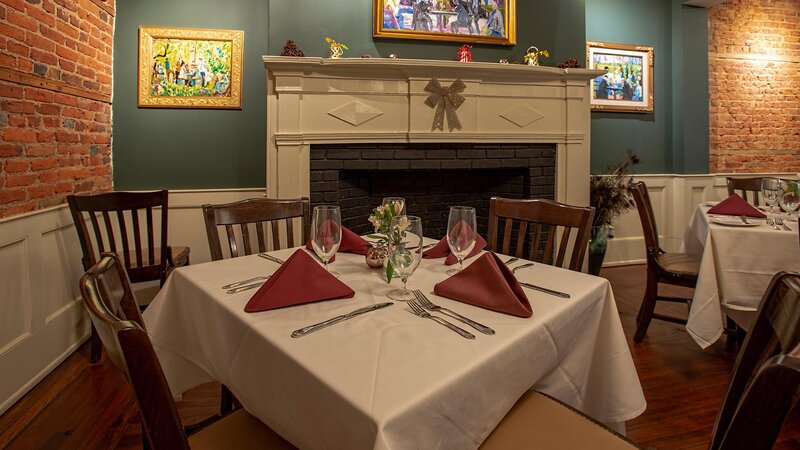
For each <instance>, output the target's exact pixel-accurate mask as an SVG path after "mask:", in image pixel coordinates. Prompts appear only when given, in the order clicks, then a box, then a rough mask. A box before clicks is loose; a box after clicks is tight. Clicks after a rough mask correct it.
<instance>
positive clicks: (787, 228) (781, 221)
mask: <svg viewBox="0 0 800 450" xmlns="http://www.w3.org/2000/svg"><path fill="white" fill-rule="evenodd" d="M775 223H777V224H778V225H780V226H782V227H783V229H784V230H786V231H792V229H791V228H789V227H788V226H787V225H786V224H785V223H784V222H783V219H782V218H780V217H776V218H775Z"/></svg>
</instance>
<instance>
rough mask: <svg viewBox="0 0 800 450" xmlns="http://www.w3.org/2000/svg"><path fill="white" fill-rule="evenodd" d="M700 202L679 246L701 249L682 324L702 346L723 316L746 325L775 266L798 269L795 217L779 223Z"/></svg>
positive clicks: (719, 329) (717, 332)
mask: <svg viewBox="0 0 800 450" xmlns="http://www.w3.org/2000/svg"><path fill="white" fill-rule="evenodd" d="M715 204H716V202H705V203H701V204H699V205H698V206H697V208H695V211H694V213H693V214H692V217H691V219H690V221H689V226H688V227H687V228H686V232H685V234H684V238H683V243H682V244H681V251H682V252H686V253H694V254H699V255H702V257H701V262H700V270H699V273H698V277H697V285H696V287H695V290H694V294H693V297H692V303H691V307H690V309H689V317H688V320H687V324H686V330H687V331H688V332H689V335H690V336H691V337H692V338H693V339H694V341H695V342H696V343H697V344H698V345H699V346H700V347H702V348H707V347H709V346H710V345H712V344H713V343H714V342H716V341H717V340H718V339H719V338H720V337H721V336H722V334H723V332H724V330H725V323H726V320H727V317H729V318H731V319H732V320H733V321H734V322H736V324H737V325H739V326H740V327H742V328H743V329H744V330H747V329H748V328H749V327H750V326H751V324H752V322H753V320H754V319H755V315H756V312H757V310H758V306H759V303H760V302H761V299H762V297H763V296H764V292H765V291H766V289H767V286H769V282H770V280H772V277H773V276H775V274H776V273H778V272H780V271H787V272H790V271H800V243H798V239H799V238H798V231H797V226H798V223H797V220H794V221H789V220H788V218H787V217H786V214H773V213H767V214H766V215H767V217H768V218H769V219H772V220H774V219H775V218H776V217H777V218H782V219H783V226H781V225H777V224H774V222H772V223H773V224H770V223H768V221H767V219H764V218H754V217H746V218H745V219H742V218H741V217H739V216H727V215H716V214H709V213H708V210H709V209H710V208H711V207H713V206H714V205H715Z"/></svg>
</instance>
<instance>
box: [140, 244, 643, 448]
mask: <svg viewBox="0 0 800 450" xmlns="http://www.w3.org/2000/svg"><path fill="white" fill-rule="evenodd" d="M427 242H435V241H432V240H428V241H427ZM305 251H308V250H306V249H304V248H291V249H284V250H279V251H274V252H270V253H269V255H270V256H273V257H276V258H279V259H280V260H286V259H287V258H289V257H290V256H292V255H293V253H294V252H305ZM482 253H485V252H482ZM309 254H311V255H313V252H309ZM501 258H502V260H503V261H506V260H507V259H508V257H504V256H501ZM477 259H478V257H477V256H476V257H473V258H470V259H468V260H466V261H464V266H465V267H467V266H469V264H471V263H472V262H473V261H475V260H477ZM443 261H444V258H440V259H423V260H422V261H421V264H420V266H419V267H418V268H417V270H416V271H415V272H414V273H413V275H412V276H410V277H409V278H408V287H409V288H410V289H419V290H420V291H421V292H422V293H423V294H424V295H425V296H427V297H428V299H429V300H430V301H432V302H433V303H435V304H437V305H440V306H443V307H446V308H449V309H451V310H453V311H456V312H457V313H460V314H462V315H464V316H466V317H468V318H470V319H472V320H474V321H477V322H479V323H481V324H484V325H486V326H488V327H491V328H492V329H493V330H494V332H495V333H494V334H493V335H489V334H483V333H481V332H479V331H477V330H476V329H474V328H471V327H470V326H468V325H466V324H464V323H462V322H459V321H457V320H455V319H452V318H450V317H448V316H446V315H442V314H439V313H437V312H435V311H432V313H433V314H434V315H437V316H440V317H443V318H445V319H447V320H449V321H450V322H452V323H453V324H455V325H458V326H460V327H461V328H463V329H465V330H469V331H470V332H472V333H473V334H474V335H475V336H476V337H475V339H465V338H464V337H462V336H460V335H459V334H457V333H454V332H453V331H451V330H450V329H448V328H446V327H444V326H440V324H438V323H435V322H434V321H433V320H427V319H425V318H422V317H419V316H417V315H415V314H413V313H412V311H411V308H410V307H409V305H408V304H407V303H405V302H400V301H398V302H392V304H391V305H390V306H388V307H385V308H382V309H377V310H375V311H371V312H368V313H364V314H361V315H358V316H357V317H354V318H352V319H349V320H345V321H341V322H339V323H336V324H333V325H331V326H328V327H325V328H323V329H320V330H319V331H315V332H313V333H309V334H307V335H304V336H302V337H292V333H293V332H294V331H295V330H298V329H301V328H303V327H306V326H308V325H311V324H315V323H319V322H322V321H324V320H326V319H330V318H332V317H336V316H339V315H342V314H346V313H348V312H351V311H354V310H356V309H359V308H362V307H365V306H369V305H377V304H380V303H383V302H388V301H390V300H389V299H387V297H386V292H387V291H388V290H390V288H393V287H397V285H398V283H399V280H397V279H394V280H392V281H391V283H387V281H386V278H385V273H384V270H382V269H380V268H379V269H372V268H369V267H368V266H367V265H366V264H365V258H364V256H363V255H359V254H351V253H341V252H340V253H337V254H336V259H335V262H333V263H332V264H330V265H329V267H330V269H331V270H335V271H336V272H338V273H339V274H340V278H339V280H340V281H341V282H343V283H345V284H346V285H347V286H349V287H350V288H351V289H352V290H353V291H354V292H355V295H354V296H352V297H351V298H343V299H337V300H329V301H320V302H313V303H306V304H302V305H296V306H290V307H283V308H278V309H272V310H267V311H262V312H257V313H248V312H245V305H246V304H247V303H248V301H249V300H250V298H251V296H252V295H253V293H254V292H255V290H246V291H241V292H237V293H233V294H228V293H226V292H227V291H226V290H225V289H223V288H222V286H223V285H226V284H230V283H232V282H235V281H239V280H246V279H249V278H254V277H259V276H268V275H270V274H272V273H273V272H275V271H276V270H277V269H278V268H279V267H280V263H279V262H276V261H274V260H270V259H266V258H263V257H260V256H259V255H250V256H244V257H238V258H232V259H225V260H220V261H213V262H209V263H203V264H192V265H191V266H186V267H181V268H178V269H176V270H175V271H174V272H173V273H172V275H171V276H170V277H169V279H168V280H167V282H166V283H165V284H164V286H163V288H162V289H161V291H160V292H159V293H158V295H157V296H156V298H155V300H154V301H153V302H152V303H151V304H150V306H149V307H148V308H147V310H146V311H145V312H144V320H145V326H146V328H147V331H148V334H149V335H150V338H151V340H152V343H153V346H154V348H155V350H156V353H157V355H158V358H159V361H160V362H161V366H162V368H163V371H164V374H165V376H166V379H167V381H168V383H169V386H170V389H171V391H172V393H173V394H174V395H175V396H176V397H179V396H180V395H181V394H182V393H183V392H185V391H186V390H188V389H190V388H192V387H194V386H197V385H200V384H202V383H206V382H209V381H214V380H216V381H218V382H220V383H222V384H224V385H225V386H227V387H228V388H229V389H230V390H231V391H232V393H233V394H234V395H235V396H236V397H237V399H238V400H239V401H240V403H241V404H242V406H243V407H244V408H245V409H246V410H247V411H248V412H250V413H251V414H253V415H254V416H256V417H257V418H259V419H260V420H261V421H263V422H264V423H266V424H267V425H269V426H270V427H271V428H272V429H273V430H275V431H276V432H277V433H279V434H280V435H281V436H283V437H284V438H285V439H287V440H288V441H290V442H291V443H292V444H293V445H295V446H297V447H298V448H302V449H323V448H329V449H330V448H336V449H340V448H346V449H429V448H430V449H475V448H478V447H479V446H480V445H481V443H482V442H483V440H484V439H485V438H486V437H487V436H488V435H489V434H490V433H491V432H492V430H493V429H494V428H495V427H496V426H497V424H498V423H499V422H500V421H501V420H502V419H503V417H504V416H505V415H506V413H507V412H508V411H509V410H510V408H511V407H512V406H513V405H514V403H515V402H516V401H517V400H518V399H519V398H520V397H521V396H522V395H523V394H524V393H525V392H526V391H527V390H529V389H535V390H537V391H540V392H543V393H546V394H549V395H551V396H553V397H555V398H557V399H559V400H561V401H563V402H565V403H567V404H568V405H570V406H572V407H575V408H577V409H579V410H580V411H582V412H583V413H585V414H588V415H589V416H591V417H593V418H595V419H597V420H599V421H601V422H603V423H606V424H608V425H610V426H612V427H615V428H616V429H618V430H622V431H624V423H625V421H627V420H630V419H633V418H635V417H637V416H639V415H640V414H641V413H642V412H643V411H644V410H645V408H646V402H645V398H644V395H643V392H642V388H641V385H640V382H639V378H638V375H637V373H636V368H635V367H634V364H633V360H632V358H631V354H630V351H629V348H628V343H627V341H626V338H625V335H624V334H623V330H622V326H621V323H620V319H619V315H618V312H617V308H616V304H615V301H614V295H613V292H612V289H611V286H610V284H609V282H608V281H607V280H605V279H603V278H599V277H595V276H591V275H587V274H584V273H579V272H574V271H569V270H566V269H562V268H557V267H552V266H550V265H546V264H541V263H534V264H533V265H532V266H528V267H526V268H523V269H521V270H518V271H517V272H515V273H514V276H516V277H517V279H519V280H520V281H525V282H529V283H535V284H537V285H541V286H543V287H546V288H550V289H554V290H558V291H563V292H566V293H568V294H569V295H570V298H568V299H567V298H562V297H558V296H555V295H550V294H547V293H544V292H541V291H536V290H529V289H525V294H526V295H527V298H528V299H529V301H530V304H531V306H532V309H533V315H532V316H531V317H527V318H525V317H517V316H513V315H509V314H504V313H498V312H495V311H491V310H488V309H484V308H480V307H477V306H472V305H469V304H465V303H461V302H458V301H455V300H450V299H447V298H444V297H439V296H437V295H434V294H433V290H434V285H435V284H436V283H439V282H441V281H442V280H445V279H446V278H447V275H446V274H445V272H446V271H447V270H448V269H449V268H452V266H446V265H445V264H444V263H443ZM528 262H529V261H526V260H523V259H521V260H519V261H518V262H516V263H514V264H511V266H512V267H513V266H517V265H522V264H524V263H528Z"/></svg>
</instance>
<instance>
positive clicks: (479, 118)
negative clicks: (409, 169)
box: [263, 56, 602, 205]
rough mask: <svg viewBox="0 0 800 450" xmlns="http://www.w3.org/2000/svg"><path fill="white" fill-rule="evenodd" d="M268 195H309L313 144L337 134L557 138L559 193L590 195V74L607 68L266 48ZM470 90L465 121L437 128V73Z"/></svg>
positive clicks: (354, 137)
mask: <svg viewBox="0 0 800 450" xmlns="http://www.w3.org/2000/svg"><path fill="white" fill-rule="evenodd" d="M263 60H264V66H265V67H266V72H267V196H268V197H270V198H291V197H299V196H307V195H309V170H310V169H309V166H310V159H309V156H310V147H311V145H312V144H332V143H397V142H407V143H411V142H470V143H503V142H507V143H514V142H526V143H550V144H555V146H556V178H555V179H556V186H555V192H556V200H558V201H561V202H565V203H570V204H574V205H587V204H588V202H589V157H590V139H589V129H590V126H589V125H590V124H589V115H590V108H589V95H590V91H589V87H588V83H589V80H590V79H592V78H594V77H596V76H598V75H601V74H602V72H601V71H593V70H586V69H557V68H553V67H528V66H522V65H514V64H512V65H504V64H494V63H460V62H455V61H434V60H414V59H383V58H364V59H362V58H344V59H327V58H294V57H282V56H264V57H263ZM434 78H436V79H438V80H439V82H440V83H441V85H442V86H443V87H448V86H450V85H451V83H452V82H453V81H454V80H456V79H461V80H462V81H463V82H464V84H465V85H466V89H465V90H464V91H463V92H462V93H461V95H462V96H463V97H464V99H465V100H464V102H463V104H462V105H461V106H460V107H459V108H458V110H457V114H458V118H459V120H460V122H461V126H462V129H461V130H453V131H450V130H449V127H448V126H447V123H446V122H445V126H444V131H441V130H433V129H432V124H433V118H434V112H435V109H433V108H431V107H429V106H428V105H427V104H425V99H427V98H428V96H429V95H431V94H430V93H429V92H427V91H425V87H426V86H427V85H428V83H429V82H430V81H431V80H432V79H434Z"/></svg>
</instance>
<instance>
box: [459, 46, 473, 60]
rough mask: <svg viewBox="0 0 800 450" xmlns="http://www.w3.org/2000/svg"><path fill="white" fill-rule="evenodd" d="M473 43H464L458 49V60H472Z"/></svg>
mask: <svg viewBox="0 0 800 450" xmlns="http://www.w3.org/2000/svg"><path fill="white" fill-rule="evenodd" d="M471 48H472V46H471V45H467V44H464V45H462V46H461V48H459V49H458V60H459V61H460V62H472V51H470V49H471Z"/></svg>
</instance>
